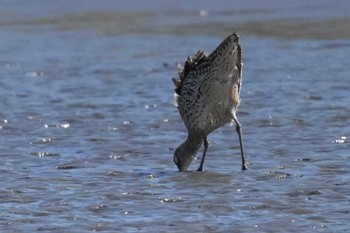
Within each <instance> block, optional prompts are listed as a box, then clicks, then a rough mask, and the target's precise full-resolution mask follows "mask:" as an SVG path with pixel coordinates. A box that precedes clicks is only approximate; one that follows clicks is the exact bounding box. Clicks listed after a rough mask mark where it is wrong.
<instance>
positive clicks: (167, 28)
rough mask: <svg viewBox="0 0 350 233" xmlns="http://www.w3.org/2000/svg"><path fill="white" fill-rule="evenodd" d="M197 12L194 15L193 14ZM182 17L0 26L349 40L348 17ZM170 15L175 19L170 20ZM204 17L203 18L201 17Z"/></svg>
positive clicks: (104, 16)
mask: <svg viewBox="0 0 350 233" xmlns="http://www.w3.org/2000/svg"><path fill="white" fill-rule="evenodd" d="M196 14H197V15H198V16H197V17H194V18H193V15H196ZM181 17H182V18H185V19H186V17H187V18H188V19H186V20H176V19H178V16H177V17H175V16H174V15H172V16H170V19H167V20H166V21H164V20H163V19H162V18H161V17H159V16H157V15H156V14H155V13H151V12H118V11H116V12H84V13H79V14H67V15H61V16H57V17H43V18H38V19H30V20H12V21H7V20H1V19H0V28H1V27H6V28H11V29H23V27H29V28H31V29H34V30H35V28H40V26H54V27H55V28H57V29H58V30H78V29H79V30H80V29H83V30H96V31H97V32H98V33H103V34H107V35H122V34H170V35H191V34H198V35H203V34H219V35H226V34H227V32H230V31H236V32H239V33H240V34H241V35H244V34H246V35H253V36H266V37H278V38H283V39H327V40H333V39H349V38H350V30H349V27H350V26H349V25H350V18H336V19H327V20H307V19H300V18H295V19H283V18H282V19H261V20H248V21H243V20H242V21H239V20H237V19H236V18H234V17H232V20H231V21H230V20H225V22H221V21H220V20H219V21H218V20H215V16H213V18H210V17H211V16H210V15H208V16H205V17H203V16H200V14H198V12H187V13H184V14H183V15H182V16H181ZM171 18H173V19H174V20H173V21H172V19H171ZM201 18H203V19H201Z"/></svg>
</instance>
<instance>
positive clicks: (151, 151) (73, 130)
mask: <svg viewBox="0 0 350 233" xmlns="http://www.w3.org/2000/svg"><path fill="white" fill-rule="evenodd" d="M268 3H269V4H270V5H261V4H258V1H257V2H256V4H251V5H250V4H243V3H241V4H240V5H237V6H235V5H233V4H232V3H227V4H226V5H225V4H223V5H217V4H216V5H215V6H210V2H209V1H208V2H206V4H208V5H206V4H203V5H202V6H201V8H198V7H197V6H196V5H189V6H187V7H184V6H182V5H176V4H174V3H172V2H171V1H169V2H168V1H162V3H158V4H153V5H152V4H149V3H147V2H144V1H135V2H133V4H131V3H125V4H121V2H119V4H115V3H113V2H108V1H105V2H103V3H101V4H96V3H95V2H94V1H86V2H85V4H78V3H76V4H73V3H71V5H69V2H64V1H63V2H62V4H60V5H57V6H55V7H50V6H48V5H47V4H46V3H45V1H43V2H42V1H37V2H36V3H32V4H29V3H27V5H21V6H22V7H18V5H16V2H15V1H6V3H4V7H3V8H2V10H1V13H2V14H1V15H2V16H1V18H0V45H1V46H0V53H1V57H0V77H1V78H0V134H1V139H0V155H1V163H0V177H1V179H0V197H1V198H0V209H1V211H0V230H1V232H34V231H39V232H85V231H87V232H88V231H101V232H135V231H139V232H190V231H191V232H192V231H193V232H194V231H197V232H251V231H257V232H313V231H314V232H347V231H348V230H350V227H349V226H348V224H347V219H348V216H349V213H350V207H349V206H350V203H349V202H350V201H349V200H350V199H349V197H350V180H349V175H350V172H349V167H350V155H349V148H350V146H349V137H350V135H349V132H350V126H349V125H350V108H349V101H350V97H349V89H350V81H349V80H350V79H349V78H350V73H349V71H348V67H349V62H348V54H349V53H350V42H349V38H347V34H346V33H344V34H341V35H339V38H336V36H334V35H333V36H331V37H330V36H329V29H328V27H323V26H319V27H318V28H317V30H316V29H314V31H312V30H311V31H310V28H300V31H298V32H296V33H295V34H292V35H290V37H288V36H287V35H289V34H290V32H288V33H289V34H288V33H286V32H285V31H283V30H282V31H278V30H280V29H279V28H277V29H274V33H272V31H269V30H267V28H268V27H261V30H257V29H256V28H255V29H249V30H248V29H246V30H245V29H244V28H246V27H245V26H244V25H252V21H254V23H255V24H256V21H255V20H257V19H258V20H259V21H261V22H262V23H261V25H266V23H265V24H264V20H266V21H268V22H271V19H274V20H276V21H278V19H283V20H288V21H284V22H288V25H289V26H290V25H294V26H293V27H297V25H295V24H294V23H295V22H296V20H294V19H295V18H298V20H297V22H298V23H300V22H305V25H309V23H310V22H313V20H318V19H320V18H324V19H327V20H329V21H325V22H333V23H335V22H338V23H337V25H338V27H344V25H345V26H346V25H348V24H346V23H344V22H347V20H348V19H347V18H341V17H343V16H344V15H346V14H345V13H344V14H342V12H343V11H344V12H345V10H346V9H349V7H350V6H349V5H350V4H348V3H347V2H346V1H339V4H342V7H339V8H338V9H340V11H339V12H338V13H337V14H336V15H332V14H331V12H332V11H330V10H327V9H331V6H332V4H331V3H328V1H322V4H320V5H319V6H318V7H313V4H312V2H311V1H310V2H309V3H305V2H304V1H300V2H299V1H293V5H288V4H287V3H283V4H285V5H283V4H282V3H280V5H278V4H272V3H273V1H271V2H268ZM285 7H287V8H288V12H287V13H285V11H284V9H285ZM208 9H209V10H208ZM310 9H311V10H310ZM308 12H311V13H309V14H308ZM346 12H348V11H346ZM16 15H17V16H18V17H16ZM167 16H169V17H167ZM337 17H338V18H337ZM334 19H337V20H338V19H339V20H338V21H332V20H334ZM247 21H249V22H247ZM208 22H210V23H212V22H216V23H214V24H210V26H208V27H204V26H205V25H206V23H208ZM235 23H237V25H239V27H238V29H237V30H238V31H239V32H240V34H241V43H242V47H243V52H244V71H243V79H244V81H243V90H242V93H241V99H242V103H241V106H240V108H239V112H238V118H239V119H240V121H241V123H242V125H243V130H244V142H245V148H246V153H247V159H248V161H249V162H250V165H249V167H250V170H249V171H244V172H242V171H240V167H241V164H240V153H239V144H238V138H237V135H236V133H235V130H234V129H235V128H234V126H233V125H227V126H225V127H223V128H221V129H218V130H217V131H215V132H214V133H212V134H211V135H210V136H209V140H210V147H209V150H208V154H207V155H208V156H207V158H206V162H205V164H204V169H205V172H202V173H200V172H185V173H179V172H177V168H176V166H175V165H174V164H173V161H172V155H173V152H174V149H175V148H176V147H177V146H178V145H179V144H181V142H182V141H183V140H184V138H185V137H186V130H185V127H184V125H183V123H182V121H181V119H180V117H179V114H178V112H177V110H176V108H175V107H174V106H173V103H172V102H173V100H172V95H173V89H174V87H173V84H172V82H171V78H172V77H175V76H176V75H177V70H176V67H177V62H180V63H181V62H183V61H184V59H185V58H186V57H187V56H188V55H190V54H192V53H193V52H195V51H196V50H197V49H205V50H206V51H208V52H210V51H211V50H213V49H214V48H215V47H216V45H217V44H219V43H220V42H221V40H222V39H223V38H224V36H225V35H227V34H229V33H230V31H228V30H227V28H228V27H229V26H227V25H232V30H235V27H234V25H235ZM246 23H247V24H246ZM196 25H197V26H198V27H197V26H196ZM325 25H326V26H327V24H325ZM201 27H202V31H201V30H200V29H199V28H201ZM306 27H307V26H306ZM343 29H344V28H343ZM303 30H304V31H303ZM344 31H346V30H345V29H344ZM303 33H304V34H303ZM279 35H280V36H279ZM304 35H307V36H304ZM200 154H201V153H199V155H200ZM198 158H199V159H200V157H198ZM199 159H197V160H195V161H194V162H193V164H192V166H191V167H190V169H191V170H192V171H193V170H195V169H196V168H197V166H198V165H199V161H200V160H199Z"/></svg>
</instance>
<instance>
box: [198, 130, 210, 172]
mask: <svg viewBox="0 0 350 233" xmlns="http://www.w3.org/2000/svg"><path fill="white" fill-rule="evenodd" d="M208 145H209V143H208V139H207V137H205V138H204V151H203V155H202V161H201V164H200V165H199V168H198V169H197V171H200V172H201V171H203V164H204V159H205V154H206V153H207V149H208Z"/></svg>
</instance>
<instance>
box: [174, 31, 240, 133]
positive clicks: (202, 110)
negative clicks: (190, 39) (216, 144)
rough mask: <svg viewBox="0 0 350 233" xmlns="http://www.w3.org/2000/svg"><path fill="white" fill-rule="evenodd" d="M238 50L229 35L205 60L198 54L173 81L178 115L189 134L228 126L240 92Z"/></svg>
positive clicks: (232, 36) (235, 35) (201, 53)
mask: <svg viewBox="0 0 350 233" xmlns="http://www.w3.org/2000/svg"><path fill="white" fill-rule="evenodd" d="M241 72H242V60H241V47H240V45H239V37H238V35H237V34H235V33H233V34H232V35H230V36H229V37H227V38H226V39H225V40H224V41H223V42H222V43H221V44H220V45H219V46H218V47H217V48H216V49H215V50H214V51H213V52H212V53H211V54H210V55H209V56H208V55H206V54H205V53H204V52H202V51H198V52H197V53H195V54H194V56H193V57H188V58H187V60H186V62H185V65H184V67H179V78H178V79H173V81H174V84H175V86H176V89H175V98H176V103H177V107H178V109H179V112H180V115H181V117H182V119H183V121H184V123H185V125H186V127H187V129H188V130H189V131H190V132H191V133H204V134H208V133H210V132H211V131H213V130H215V129H216V128H218V127H221V126H222V125H224V124H226V123H228V122H230V121H231V120H232V118H233V114H234V113H235V111H236V109H237V107H238V105H239V94H240V88H241V82H242V79H241Z"/></svg>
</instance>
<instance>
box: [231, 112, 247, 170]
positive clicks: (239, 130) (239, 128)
mask: <svg viewBox="0 0 350 233" xmlns="http://www.w3.org/2000/svg"><path fill="white" fill-rule="evenodd" d="M233 120H234V121H235V122H236V132H237V133H238V138H239V145H240V147H241V156H242V170H247V169H248V168H247V165H246V163H245V157H244V150H243V138H242V127H241V124H240V123H239V121H238V119H237V117H236V116H234V118H233Z"/></svg>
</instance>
